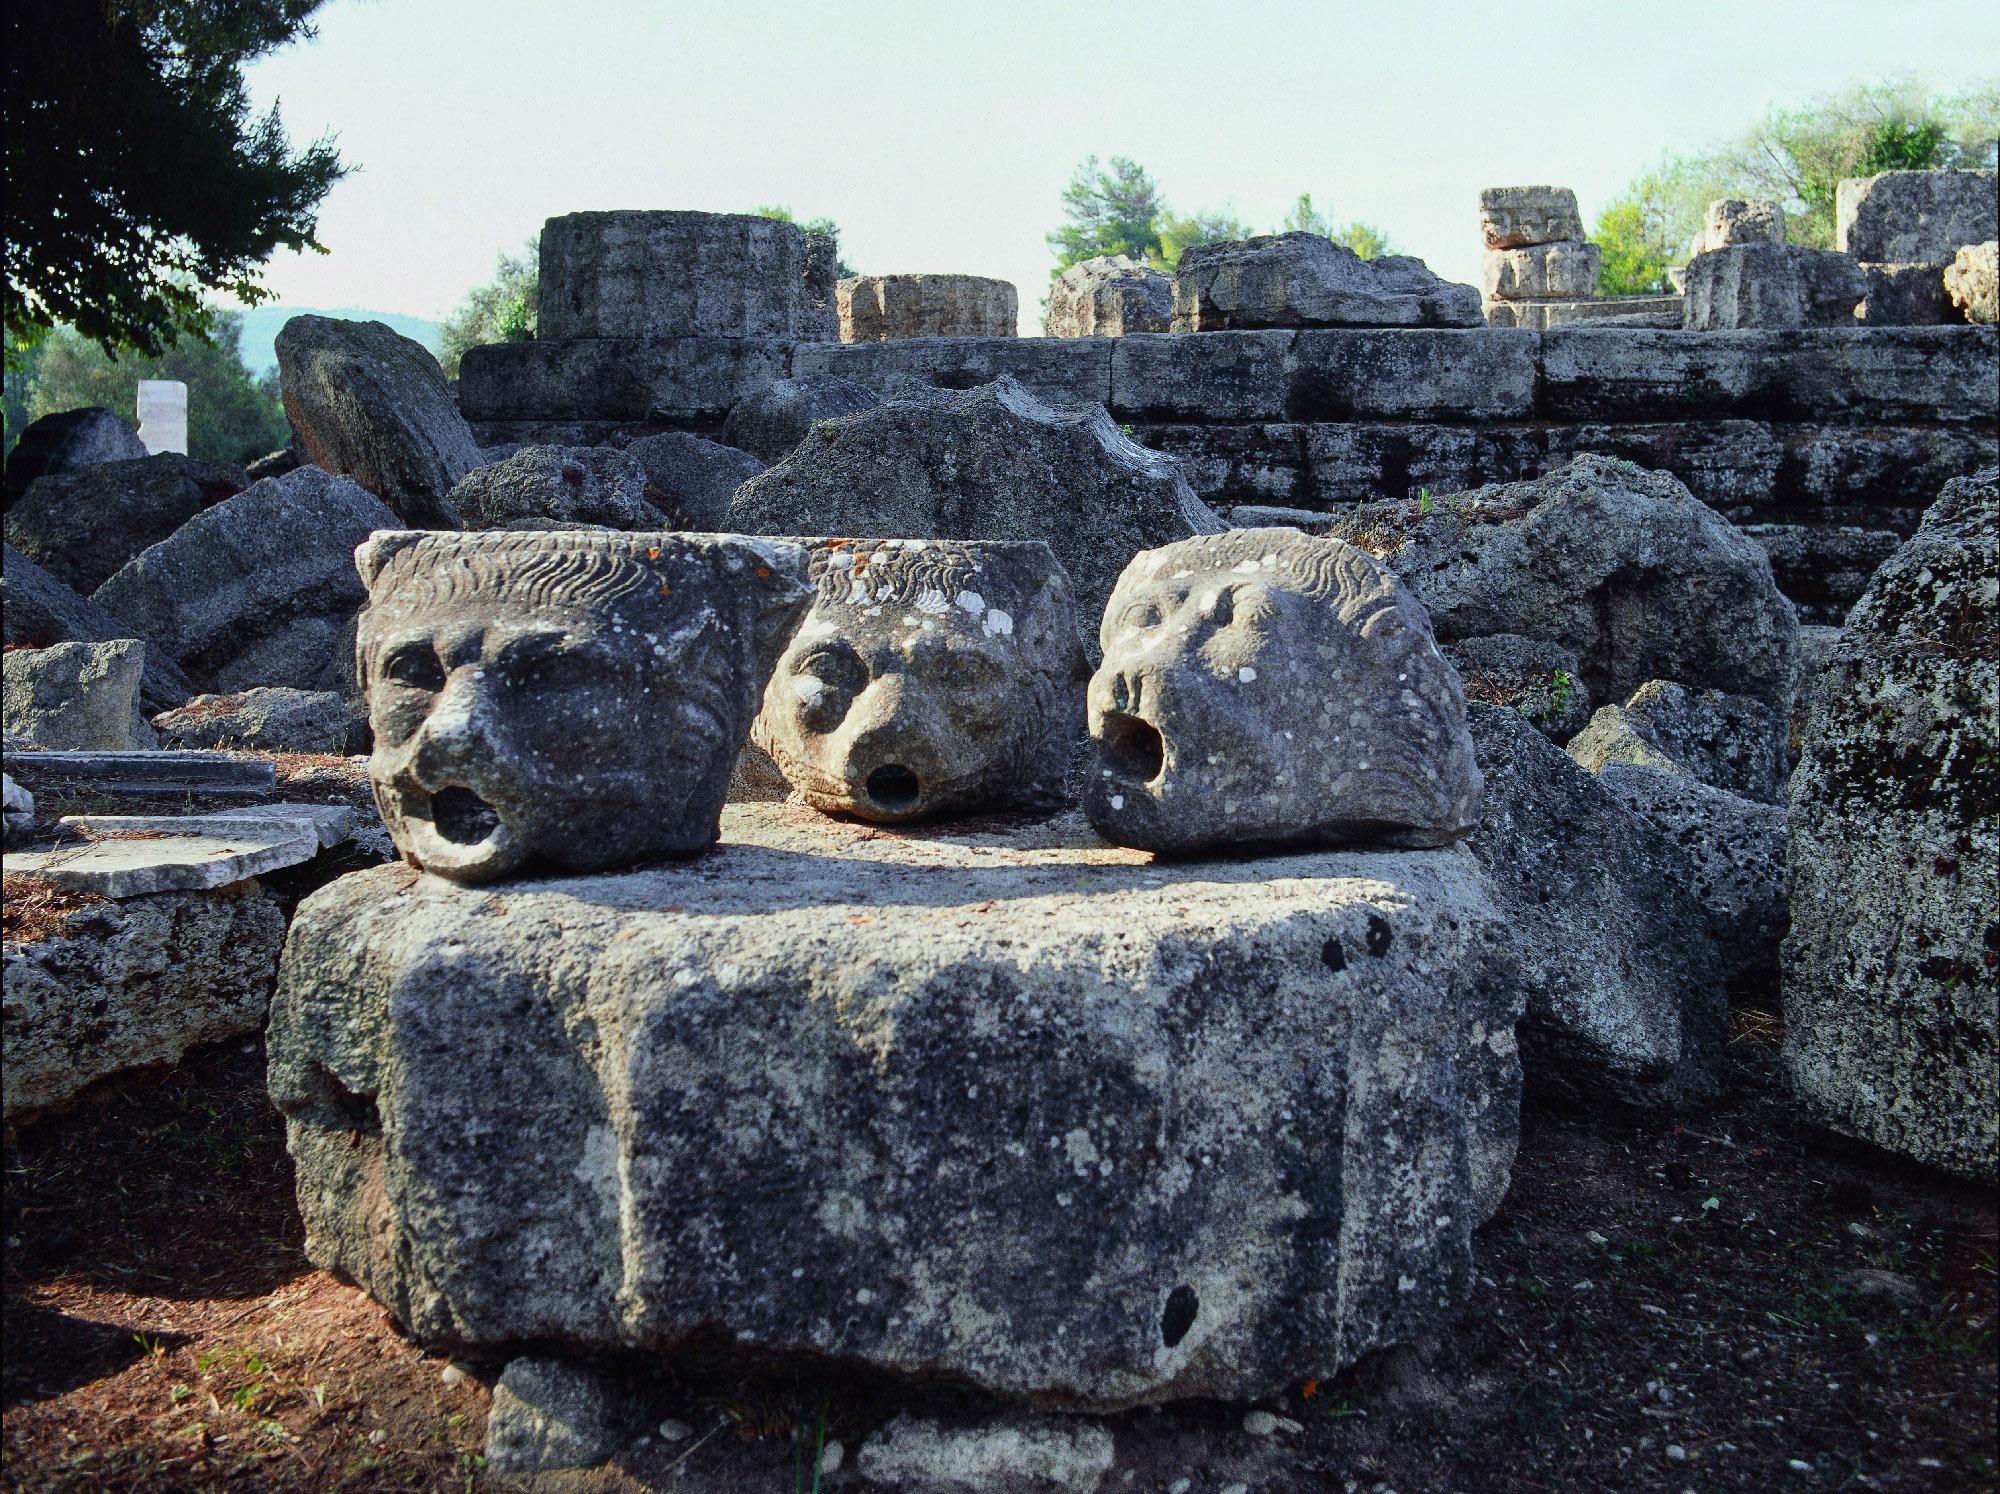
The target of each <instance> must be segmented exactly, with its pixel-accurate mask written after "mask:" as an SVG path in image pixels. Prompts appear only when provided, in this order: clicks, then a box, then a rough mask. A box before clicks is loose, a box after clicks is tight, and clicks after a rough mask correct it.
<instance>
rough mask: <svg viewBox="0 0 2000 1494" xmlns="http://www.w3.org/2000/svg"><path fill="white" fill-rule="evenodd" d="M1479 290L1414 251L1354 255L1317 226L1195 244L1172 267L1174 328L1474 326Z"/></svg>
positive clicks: (1479, 316) (1480, 317) (1478, 322)
mask: <svg viewBox="0 0 2000 1494" xmlns="http://www.w3.org/2000/svg"><path fill="white" fill-rule="evenodd" d="M1485 320H1486V318H1485V316H1484V314H1483V313H1482V312H1481V310H1480V305H1479V292H1478V290H1477V289H1475V288H1474V287H1472V286H1469V285H1456V284H1453V283H1452V282H1450V281H1446V280H1442V279H1440V278H1438V276H1436V275H1434V274H1432V273H1431V271H1430V270H1429V269H1428V268H1426V267H1425V265H1424V262H1423V261H1422V260H1420V259H1414V258H1412V257H1410V256H1408V255H1402V254H1385V255H1382V256H1380V257H1379V258H1376V259H1366V260H1365V259H1363V258H1361V256H1360V255H1358V254H1356V253H1355V252H1354V251H1353V250H1352V249H1349V248H1348V247H1346V246H1345V245H1344V244H1336V243H1334V242H1333V241H1332V240H1331V239H1329V238H1327V237H1325V236H1324V235H1322V234H1316V233H1284V234H1270V235H1263V236H1260V237H1257V238H1253V239H1243V240H1237V241H1228V242H1221V243H1214V244H1197V245H1195V246H1193V247H1192V248H1190V249H1188V250H1187V251H1186V252H1185V253H1183V254H1182V255H1181V259H1180V264H1179V265H1178V266H1177V267H1176V269H1175V270H1174V320H1173V330H1174V331H1176V332H1223V331H1229V330H1232V329H1239V328H1254V327H1478V326H1483V325H1484V324H1485Z"/></svg>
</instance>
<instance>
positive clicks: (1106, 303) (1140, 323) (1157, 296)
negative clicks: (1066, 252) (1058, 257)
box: [1042, 254, 1174, 337]
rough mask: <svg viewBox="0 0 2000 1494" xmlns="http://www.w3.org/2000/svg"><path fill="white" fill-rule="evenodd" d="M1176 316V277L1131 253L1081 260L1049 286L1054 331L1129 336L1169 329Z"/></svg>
mask: <svg viewBox="0 0 2000 1494" xmlns="http://www.w3.org/2000/svg"><path fill="white" fill-rule="evenodd" d="M1173 320H1174V277H1173V276H1171V275H1169V274H1167V273H1166V272H1165V271H1163V270H1153V269H1148V268H1147V267H1146V266H1145V265H1142V264H1140V263H1139V261H1137V260H1136V259H1133V258H1132V257H1131V256H1130V255H1128V254H1100V255H1097V256H1096V257H1095V258H1092V259H1084V260H1078V261H1077V262H1076V263H1075V264H1073V265H1071V266H1070V267H1069V268H1068V269H1066V270H1064V271H1063V272H1062V274H1060V275H1058V276H1056V278H1055V281H1054V283H1053V284H1051V285H1050V286H1049V306H1048V310H1047V311H1046V312H1045V313H1044V314H1043V316H1042V332H1043V335H1045V336H1048V337H1123V336H1125V335H1126V334H1127V333H1131V332H1165V331H1167V330H1168V329H1169V328H1170V327H1171V326H1172V324H1173Z"/></svg>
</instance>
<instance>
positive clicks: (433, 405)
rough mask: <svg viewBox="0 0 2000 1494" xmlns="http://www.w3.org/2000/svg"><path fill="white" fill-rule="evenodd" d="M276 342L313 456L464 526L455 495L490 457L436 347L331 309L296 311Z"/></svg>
mask: <svg viewBox="0 0 2000 1494" xmlns="http://www.w3.org/2000/svg"><path fill="white" fill-rule="evenodd" d="M543 315H544V316H546V315H547V311H546V308H545V309H544V311H543ZM276 347H277V354H278V379H279V385H280V388H281V391H282V392H283V395H284V400H285V415H286V416H287V418H289V419H290V421H291V423H292V434H293V435H294V436H295V437H296V438H297V441H298V444H299V447H300V449H301V450H302V451H303V452H304V453H305V455H306V457H307V459H308V460H310V461H311V462H313V463H314V464H315V465H316V466H319V467H323V468H325V469H326V470H327V471H328V472H333V473H337V474H343V475H345V476H348V477H352V478H353V479H354V480H355V481H356V482H358V483H360V484H361V486H362V487H364V488H366V489H367V490H368V491H369V492H371V493H373V494H374V495H375V496H376V497H377V498H380V499H381V500H382V501H383V502H384V503H386V504H388V505H389V507H390V508H392V509H394V510H395V512H396V515H397V517H398V518H399V519H401V520H402V521H403V522H404V523H405V524H409V525H415V526H419V527H426V528H433V529H456V528H457V527H458V516H457V515H456V514H454V513H453V512H452V509H451V505H450V504H449V503H447V502H446V501H445V494H447V493H449V492H450V491H451V488H452V485H453V484H454V483H456V482H457V481H458V480H459V479H460V478H461V477H463V476H465V474H466V473H468V472H470V471H471V470H472V469H473V468H474V467H477V466H478V465H479V464H480V461H481V457H480V455H479V447H478V446H477V445H476V444H475V443H474V441H473V439H472V432H471V431H470V430H469V429H468V428H467V427H466V424H465V419H464V417H463V416H461V415H460V414H459V411H458V406H457V405H456V404H455V403H454V402H453V400H452V397H451V391H450V390H449V389H447V388H446V387H445V382H444V373H443V371H442V370H441V369H440V368H439V367H438V364H437V359H435V358H433V357H432V356H431V354H430V350H429V349H428V348H426V347H424V346H423V345H422V344H421V343H417V342H412V341H411V340H410V339H409V338H407V337H404V336H402V335H400V334H399V333H397V332H396V331H394V330H393V329H391V328H390V327H388V326H386V325H385V324H383V323H381V322H349V321H340V320H338V319H336V318H333V317H324V316H295V317H293V318H292V319H291V320H290V321H288V322H286V323H285V325H284V327H283V328H282V329H280V330H279V332H278V339H277V344H276Z"/></svg>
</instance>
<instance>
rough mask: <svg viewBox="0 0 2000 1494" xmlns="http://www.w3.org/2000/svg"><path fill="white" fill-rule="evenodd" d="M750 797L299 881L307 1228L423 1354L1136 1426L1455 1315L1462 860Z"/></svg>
mask: <svg viewBox="0 0 2000 1494" xmlns="http://www.w3.org/2000/svg"><path fill="white" fill-rule="evenodd" d="M1551 750H1553V749H1551ZM1557 756H1558V757H1559V758H1560V754H1557ZM1563 761H1564V764H1565V766H1569V765H1568V763H1567V760H1566V759H1564V760H1563ZM1571 771H1577V770H1575V769H1573V768H1572V769H1571ZM1578 776H1579V777H1584V776H1585V775H1582V774H1581V773H1580V772H1579V773H1578ZM724 821H725V832H726V833H725V835H724V837H723V842H722V844H721V845H720V846H719V847H718V848H717V849H716V850H715V851H714V852H713V853H712V855H711V856H709V857H707V858H704V859H703V860H702V861H701V862H699V863H694V864H690V865H687V866H673V865H669V866H664V867H659V868H654V869H648V870H644V871H635V872H629V873H623V874H618V875H614V876H604V877H594V878H590V879H568V880H550V881H536V882H518V883H515V884H512V885H509V886H507V887H505V888H504V889H497V890H496V891H497V896H496V895H495V892H493V891H487V890H483V889H480V888H475V887H467V886H462V885H459V884H457V883H453V882H450V881H447V880H445V879H443V878H437V877H423V878H419V879H416V880H415V881H414V882H413V881H412V879H411V877H410V875H409V873H408V871H407V870H406V869H400V868H395V867H386V868H382V869H380V870H376V871H364V872H359V873H356V874H354V875H351V876H348V877H344V878H342V879H341V880H339V881H338V882H335V883H333V884H332V885H331V886H329V887H326V888H324V889H322V890H321V891H319V892H317V893H315V894H314V895H313V896H312V897H310V898H309V899H307V900H306V901H305V902H304V903H303V904H301V905H300V908H299V911H298V914H297V916H296V918H295V920H294V922H293V926H292V935H291V939H290V941H289V944H288V946H287V951H286V962H285V970H284V975H283V978H282V981H281V985H280V993H279V996H278V1000H277V1004H276V1010H275V1012H274V1015H273V1021H272V1027H271V1036H270V1051H271V1092H272V1095H273V1097H274V1099H275V1101H276V1103H277V1105H278V1106H279V1108H280V1109H281V1110H282V1111H283V1112H284V1114H285V1116H286V1118H287V1125H288V1133H289V1139H290V1147H291V1151H292V1155H293V1157H294V1159H295V1161H296V1164H297V1175H298V1190H299V1204H300V1208H301V1211H302V1214H303V1216H304V1219H305V1223H306V1232H307V1250H308V1253H309V1254H310V1255H311V1257H312V1259H313V1260H314V1261H315V1262H317V1263H318V1264H320V1265H322V1266H326V1267H329V1268H332V1269H336V1270H339V1271H341V1272H343V1273H345V1274H347V1275H348V1276H350V1277H352V1278H353V1279H354V1280H356V1281H358V1282H360V1283H361V1284H362V1285H363V1286H364V1287H365V1288H366V1289H367V1290H368V1291H370V1292H371V1293H373V1294H374V1295H375V1296H376V1297H377V1298H378V1299H380V1300H381V1301H382V1302H383V1303H385V1304H386V1305H387V1306H388V1307H389V1308H390V1310H391V1311H392V1312H393V1313H394V1314H395V1316H396V1317H397V1318H398V1319H399V1320H400V1321H401V1322H402V1323H403V1324H404V1325H406V1326H407V1328H408V1329H409V1330H410V1331H411V1333H412V1334H413V1335H414V1336H415V1337H416V1338H417V1339H419V1340H420V1341H421V1342H423V1343H425V1344H427V1345H431V1346H434V1347H439V1348H445V1347H452V1348H463V1349H471V1348H474V1347H482V1348H489V1349H502V1348H504V1347H505V1346H510V1345H514V1344H522V1345H527V1344H529V1343H533V1342H535V1341H561V1342H563V1343H565V1344H566V1345H569V1346H571V1347H572V1348H574V1349H575V1350H578V1351H582V1352H588V1351H591V1350H593V1349H612V1348H620V1347H630V1348H636V1349H643V1350H646V1351H649V1352H652V1353H660V1354H673V1353H680V1352H683V1351H688V1352H696V1351H699V1350H700V1349H702V1348H703V1347H705V1346H709V1345H713V1344H715V1343H717V1342H726V1343H727V1344H728V1346H729V1350H730V1352H731V1354H732V1355H736V1356H749V1357H751V1358H753V1359H761V1360H766V1361H770V1362H775V1363H781V1364H782V1363H793V1362H796V1360H797V1359H798V1358H800V1357H806V1358H838V1359H841V1360H844V1361H846V1362H849V1363H855V1364H861V1365H867V1366H871V1367H874V1368H877V1369H882V1370H890V1371H898V1372H905V1373H910V1374H918V1375H923V1376H925V1377H929V1378H936V1377H940V1376H941V1377H945V1378H949V1379H954V1380H958V1381H962V1382H965V1383H969V1384H971V1385H974V1386H977V1387H980V1388H983V1389H985V1390H987V1391H993V1392H1000V1393H1005V1394H1009V1395H1016V1396H1028V1397H1035V1398H1038V1399H1041V1400H1043V1401H1045V1402H1050V1403H1056V1404H1064V1405H1069V1406H1073V1407H1080V1408H1081V1407H1104V1408H1110V1407H1120V1406H1130V1405H1134V1404H1140V1403H1144V1402H1150V1401H1159V1400H1167V1399H1173V1398H1178V1397H1187V1396H1218V1397H1229V1398H1236V1397H1253V1396H1259V1395H1264V1394H1269V1393H1273V1392H1275V1391H1277V1390H1279V1389H1281V1388H1283V1387H1286V1386H1289V1385H1293V1384H1296V1383H1297V1381H1298V1379H1299V1377H1300V1376H1302V1375H1308V1376H1310V1375H1318V1376H1322V1377H1324V1376H1326V1375H1328V1374H1329V1373H1330V1372H1332V1371H1334V1370H1335V1369H1337V1368H1338V1367H1339V1366H1341V1365H1344V1364H1347V1363H1350V1362H1352V1361H1353V1360H1354V1359H1356V1358H1358V1357H1359V1356H1360V1355H1361V1354H1363V1353H1366V1352H1367V1351H1369V1350H1370V1349H1373V1348H1375V1347H1378V1346H1381V1345H1383V1344H1387V1343H1392V1342H1397V1341H1402V1340H1406V1339H1408V1338H1410V1337H1413V1336H1414V1335H1416V1334H1417V1333H1419V1332H1422V1331H1425V1330H1427V1329H1429V1328H1431V1327H1432V1326H1433V1325H1435V1324H1436V1323H1438V1322H1439V1321H1441V1320H1444V1319H1446V1318H1448V1317H1449V1316H1450V1315H1451V1314H1452V1313H1454V1312H1456V1311H1457V1310H1459V1307H1460V1304H1462V1303H1463V1301H1464V1300H1465V1294H1466V1291H1467V1290H1468V1288H1469V1286H1470V1281H1471V1277H1470V1271H1471V1259H1470V1247H1471V1231H1472V1229H1473V1228H1474V1227H1475V1226H1476V1224H1477V1223H1478V1222H1479V1221H1480V1220H1482V1219H1484V1218H1485V1217H1486V1216H1487V1215H1489V1214H1490V1213H1491V1212H1492V1210H1493V1209H1494V1207H1495V1206H1496V1205H1497V1203H1498V1201H1499V1198H1500V1195H1501V1193H1502V1192H1503V1191H1504V1189H1505V1186H1506V1179H1507V1172H1508V1168H1509V1166H1510V1164H1511V1159H1512V1153H1513V1149H1514V1145H1515V1139H1516V1111H1515V1108H1514V1107H1515V1103H1516V1101H1515V1096H1516V1094H1517V1089H1516V1084H1517V1070H1516V1068H1515V1057H1514V1039H1513V1031H1512V1029H1513V1023H1514V1020H1515V1016H1516V1014H1517V1012H1518V1006H1517V1005H1516V1004H1515V1003H1516V1001H1517V1000H1518V998H1517V996H1516V995H1515V992H1516V991H1517V989H1518V987H1517V986H1516V985H1515V984H1514V982H1513V981H1512V980H1511V979H1510V978H1509V977H1508V975H1507V973H1506V970H1505V967H1504V965H1502V964H1501V963H1500V962H1498V961H1497V960H1496V959H1495V958H1494V957H1493V956H1492V954H1491V952H1490V945H1489V942H1488V941H1489V940H1490V939H1491V937H1492V936H1493V933H1494V930H1493V924H1492V917H1493V915H1492V913H1491V910H1490V908H1489V907H1488V905H1487V903H1486V893H1485V891H1484V889H1483V886H1482V883H1481V879H1480V877H1479V874H1478V872H1477V870H1476V868H1475V867H1474V866H1473V864H1472V862H1471V860H1470V859H1469V858H1468V857H1467V856H1466V855H1465V854H1464V853H1463V852H1460V851H1433V852H1415V853H1411V852H1374V853H1368V854H1361V853H1345V854H1342V853H1315V854H1301V855H1292V856H1282V857H1271V858H1264V859H1259V860H1243V859H1230V860H1224V861H1218V862H1214V863H1207V864H1203V865H1201V866H1200V867H1199V871H1198V874H1197V875H1187V874H1185V873H1184V874H1182V875H1179V876H1176V877H1173V878H1165V877H1162V876H1161V875H1160V874H1159V873H1158V872H1157V871H1156V870H1154V869H1153V868H1152V866H1151V864H1150V862H1149V861H1148V860H1147V858H1145V857H1144V856H1143V855H1141V854H1140V853H1137V852H1132V851H1124V850H1119V849H1116V848H1111V847H1106V846H1104V845H1102V844H1101V843H1100V842H1098V841H1096V840H1095V838H1094V837H1089V836H1088V835H1087V833H1086V832H1084V831H1083V830H1082V827H1081V826H1080V825H1079V824H1078V823H1077V822H1076V821H1075V820H1073V819H1064V820H1059V821H1056V822H1053V823H1051V824H1047V825H1040V826H1037V825H1030V826H1027V827H1024V828H1020V829H1016V830H1012V831H995V830H991V829H982V830H980V831H978V832H976V833H966V834H963V835H957V836H954V835H952V834H949V833H935V834H931V835H928V836H914V835H910V834H907V833H901V834H885V833H882V832H876V833H874V834H872V835H869V836H866V837H857V836H856V835H855V832H854V829H853V827H852V826H849V825H842V824H840V823H839V822H837V821H834V820H830V819H827V818H825V817H823V816H820V815H818V814H817V813H815V812H814V811H812V810H810V809H807V808H805V807H803V806H792V805H736V806H731V807H730V808H729V809H727V810H726V811H725V812H724ZM502 903H504V904H505V908H506V916H505V917H504V918H502V917H497V916H495V915H496V913H497V912H498V911H499V907H500V904H502ZM885 1159H889V1160H885ZM891 1163H892V1164H893V1165H891Z"/></svg>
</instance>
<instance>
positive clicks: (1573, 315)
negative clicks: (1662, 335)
mask: <svg viewBox="0 0 2000 1494" xmlns="http://www.w3.org/2000/svg"><path fill="white" fill-rule="evenodd" d="M1685 307H1686V302H1685V300H1684V298H1683V297H1680V296H1605V297H1602V298H1598V299H1593V300H1588V301H1488V302H1486V303H1485V310H1486V325H1487V326H1489V327H1524V328H1526V329H1528V330H1530V331H1534V332H1543V331H1547V330H1548V329H1549V328H1550V327H1573V326H1576V325H1577V324H1578V323H1587V324H1589V325H1590V326H1593V327H1600V328H1609V327H1655V328H1673V329H1675V330H1678V329H1679V327H1680V325H1681V322H1682V320H1683V319H1684V317H1685Z"/></svg>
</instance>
